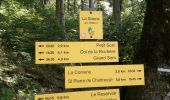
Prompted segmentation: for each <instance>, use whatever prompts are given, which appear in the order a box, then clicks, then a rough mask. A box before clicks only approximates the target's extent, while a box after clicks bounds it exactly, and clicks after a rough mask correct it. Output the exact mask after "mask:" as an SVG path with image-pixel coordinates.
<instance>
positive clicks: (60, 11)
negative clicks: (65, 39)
mask: <svg viewBox="0 0 170 100" xmlns="http://www.w3.org/2000/svg"><path fill="white" fill-rule="evenodd" d="M64 1H65V0H56V15H57V22H58V23H59V24H61V25H62V27H63V29H65V15H64V13H65V7H64V3H65V2H64Z"/></svg>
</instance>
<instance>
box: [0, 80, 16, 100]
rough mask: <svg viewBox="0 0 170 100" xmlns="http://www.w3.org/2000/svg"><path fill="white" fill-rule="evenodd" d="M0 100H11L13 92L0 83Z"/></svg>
mask: <svg viewBox="0 0 170 100" xmlns="http://www.w3.org/2000/svg"><path fill="white" fill-rule="evenodd" d="M0 95H1V96H0V100H12V99H13V97H14V96H15V92H14V90H13V89H12V88H10V87H8V86H6V85H5V84H2V83H0Z"/></svg>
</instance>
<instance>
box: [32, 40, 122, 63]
mask: <svg viewBox="0 0 170 100" xmlns="http://www.w3.org/2000/svg"><path fill="white" fill-rule="evenodd" d="M35 58H36V62H35V63H36V64H58V63H94V62H119V57H118V42H36V57H35Z"/></svg>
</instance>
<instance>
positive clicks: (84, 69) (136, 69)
mask: <svg viewBox="0 0 170 100" xmlns="http://www.w3.org/2000/svg"><path fill="white" fill-rule="evenodd" d="M144 84H145V82H144V65H98V66H79V67H77V66H74V67H66V68H65V88H87V87H108V86H132V85H144Z"/></svg>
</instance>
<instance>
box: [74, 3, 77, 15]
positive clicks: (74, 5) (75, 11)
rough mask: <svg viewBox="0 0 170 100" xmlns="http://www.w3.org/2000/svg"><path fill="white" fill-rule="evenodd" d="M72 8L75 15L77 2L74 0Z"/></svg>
mask: <svg viewBox="0 0 170 100" xmlns="http://www.w3.org/2000/svg"><path fill="white" fill-rule="evenodd" d="M73 5H74V6H73V7H74V12H75V13H76V12H77V1H76V0H74V2H73Z"/></svg>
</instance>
